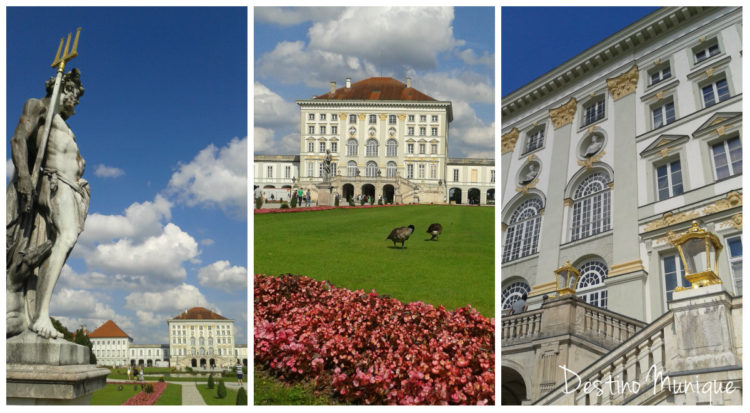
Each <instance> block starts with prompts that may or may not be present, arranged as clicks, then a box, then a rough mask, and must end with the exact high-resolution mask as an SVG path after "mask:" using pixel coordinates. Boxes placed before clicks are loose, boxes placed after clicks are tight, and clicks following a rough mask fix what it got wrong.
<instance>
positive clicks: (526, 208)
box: [501, 197, 544, 263]
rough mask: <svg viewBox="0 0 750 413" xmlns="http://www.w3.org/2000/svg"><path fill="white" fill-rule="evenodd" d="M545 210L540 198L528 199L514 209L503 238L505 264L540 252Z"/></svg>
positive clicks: (503, 259) (503, 260)
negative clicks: (540, 237)
mask: <svg viewBox="0 0 750 413" xmlns="http://www.w3.org/2000/svg"><path fill="white" fill-rule="evenodd" d="M543 210H544V203H543V202H542V200H541V199H540V198H538V197H532V198H528V199H526V200H524V201H523V202H521V203H520V204H518V205H517V206H516V207H515V208H513V212H512V213H511V215H510V217H509V218H508V226H507V227H506V229H505V236H504V237H503V239H504V241H505V242H504V243H503V252H502V258H501V259H502V262H503V263H507V262H512V261H515V260H518V259H521V258H524V257H528V256H530V255H534V254H536V253H537V252H539V235H540V233H541V227H542V211H543Z"/></svg>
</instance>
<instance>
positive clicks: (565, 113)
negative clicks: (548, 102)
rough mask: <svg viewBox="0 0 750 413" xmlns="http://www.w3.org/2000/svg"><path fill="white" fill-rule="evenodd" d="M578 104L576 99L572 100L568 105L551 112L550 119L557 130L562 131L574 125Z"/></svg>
mask: <svg viewBox="0 0 750 413" xmlns="http://www.w3.org/2000/svg"><path fill="white" fill-rule="evenodd" d="M576 108H577V102H576V99H575V98H570V100H569V101H568V103H565V104H563V105H562V106H560V107H558V108H554V109H550V110H549V117H550V119H552V124H553V125H554V126H555V129H560V128H562V127H563V126H565V125H567V124H569V123H573V116H575V114H576Z"/></svg>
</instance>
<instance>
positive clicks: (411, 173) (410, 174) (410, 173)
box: [406, 164, 414, 179]
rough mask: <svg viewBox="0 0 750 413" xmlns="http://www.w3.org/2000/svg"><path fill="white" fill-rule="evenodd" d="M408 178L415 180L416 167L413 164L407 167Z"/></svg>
mask: <svg viewBox="0 0 750 413" xmlns="http://www.w3.org/2000/svg"><path fill="white" fill-rule="evenodd" d="M406 177H407V178H409V179H412V178H414V165H413V164H407V165H406Z"/></svg>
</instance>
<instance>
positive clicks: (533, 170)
mask: <svg viewBox="0 0 750 413" xmlns="http://www.w3.org/2000/svg"><path fill="white" fill-rule="evenodd" d="M538 173H539V166H538V165H537V164H536V163H531V164H530V165H529V169H528V170H526V172H525V173H524V174H523V177H521V185H526V184H528V183H530V182H531V181H533V180H534V178H536V176H537V174H538Z"/></svg>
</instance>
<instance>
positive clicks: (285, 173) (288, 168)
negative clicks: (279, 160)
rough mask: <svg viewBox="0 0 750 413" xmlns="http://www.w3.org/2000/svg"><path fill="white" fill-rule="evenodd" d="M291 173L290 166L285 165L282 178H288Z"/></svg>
mask: <svg viewBox="0 0 750 413" xmlns="http://www.w3.org/2000/svg"><path fill="white" fill-rule="evenodd" d="M291 175H292V167H291V166H285V167H284V178H286V179H289V178H290V177H291Z"/></svg>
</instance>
